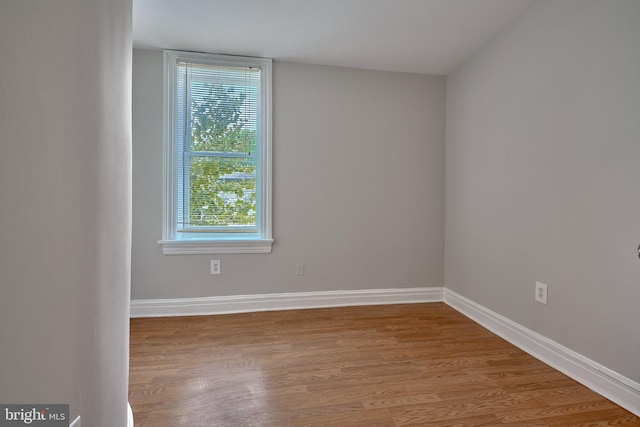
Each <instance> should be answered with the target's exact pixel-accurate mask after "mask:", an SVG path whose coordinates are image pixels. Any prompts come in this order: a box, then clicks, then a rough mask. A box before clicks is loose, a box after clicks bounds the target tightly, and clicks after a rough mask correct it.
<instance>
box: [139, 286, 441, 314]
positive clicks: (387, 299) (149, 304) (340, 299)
mask: <svg viewBox="0 0 640 427" xmlns="http://www.w3.org/2000/svg"><path fill="white" fill-rule="evenodd" d="M443 292H444V288H442V287H428V288H426V287H423V288H402V289H365V290H351V291H324V292H293V293H281V294H263V295H234V296H223V297H205V298H179V299H154V300H132V301H131V306H130V307H131V308H130V310H131V312H130V315H131V317H164V316H195V315H208V314H229V313H247V312H254V311H273V310H294V309H305V308H324V307H344V306H356V305H382V304H407V303H421V302H442V300H443Z"/></svg>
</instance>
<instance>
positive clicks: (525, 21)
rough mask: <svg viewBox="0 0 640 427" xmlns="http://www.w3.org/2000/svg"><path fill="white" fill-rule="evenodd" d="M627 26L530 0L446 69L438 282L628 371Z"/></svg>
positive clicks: (633, 192)
mask: <svg viewBox="0 0 640 427" xmlns="http://www.w3.org/2000/svg"><path fill="white" fill-rule="evenodd" d="M639 23H640V2H638V1H633V0H632V1H619V0H608V1H598V0H596V1H586V0H552V1H537V2H535V3H534V4H533V6H532V7H531V8H529V9H528V10H527V11H526V12H525V14H524V15H523V16H522V17H521V18H520V19H519V20H517V21H516V22H515V23H514V24H513V25H512V26H511V27H510V28H509V29H507V30H506V31H504V32H503V33H502V34H501V35H500V36H499V37H498V38H496V39H494V40H493V41H492V42H491V43H490V44H488V45H487V46H485V47H484V48H483V49H482V50H481V51H479V52H478V53H477V54H476V55H475V56H474V57H473V58H472V59H471V60H469V61H467V62H466V63H465V64H464V65H463V66H461V67H460V68H459V69H458V70H456V71H455V72H454V73H453V74H452V75H451V76H449V77H448V79H447V151H446V159H447V161H446V180H447V186H446V251H445V260H446V267H445V283H446V286H447V287H448V288H450V289H452V290H453V291H455V292H458V293H460V294H462V295H463V296H466V297H468V298H470V299H472V300H474V301H476V302H478V303H480V304H482V305H484V306H486V307H488V308H490V309H492V310H495V311H497V312H498V313H500V314H502V315H504V316H506V317H508V318H510V319H512V320H514V321H516V322H518V323H520V324H522V325H524V326H526V327H528V328H531V329H533V330H535V331H536V332H539V333H541V334H542V335H544V336H547V337H549V338H551V339H553V340H555V341H557V342H559V343H560V344H563V345H565V346H567V347H569V348H571V349H572V350H575V351H577V352H579V353H581V354H583V355H585V356H587V357H589V358H591V359H593V360H595V361H597V362H600V363H602V364H604V365H605V366H607V367H609V368H611V369H613V370H615V371H618V372H620V373H622V374H623V375H625V376H627V377H629V378H631V379H633V380H635V381H640V363H639V361H640V334H639V333H638V325H640V310H639V309H638V302H639V301H640V261H639V260H638V257H637V255H636V247H637V245H638V243H640V191H639V187H638V185H639V183H640V167H639V160H640V139H639V137H640V84H639V80H638V79H639V76H640V48H639V46H640V25H639ZM536 281H541V282H544V283H547V284H548V285H549V304H548V305H546V306H545V305H541V304H538V303H535V302H534V283H535V282H536Z"/></svg>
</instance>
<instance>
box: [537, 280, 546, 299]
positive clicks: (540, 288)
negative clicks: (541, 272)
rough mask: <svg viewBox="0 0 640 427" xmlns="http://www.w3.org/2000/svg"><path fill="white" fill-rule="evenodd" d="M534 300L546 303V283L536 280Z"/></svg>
mask: <svg viewBox="0 0 640 427" xmlns="http://www.w3.org/2000/svg"><path fill="white" fill-rule="evenodd" d="M536 301H538V302H539V303H542V304H546V303H547V285H546V284H545V283H540V282H536Z"/></svg>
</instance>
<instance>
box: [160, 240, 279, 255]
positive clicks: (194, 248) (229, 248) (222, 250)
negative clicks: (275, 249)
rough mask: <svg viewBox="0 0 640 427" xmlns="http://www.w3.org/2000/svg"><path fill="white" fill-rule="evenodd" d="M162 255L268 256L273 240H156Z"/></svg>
mask: <svg viewBox="0 0 640 427" xmlns="http://www.w3.org/2000/svg"><path fill="white" fill-rule="evenodd" d="M158 244H159V245H161V246H162V253H163V254H164V255H208V254H268V253H271V246H272V245H273V239H264V240H158Z"/></svg>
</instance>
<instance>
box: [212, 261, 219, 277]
mask: <svg viewBox="0 0 640 427" xmlns="http://www.w3.org/2000/svg"><path fill="white" fill-rule="evenodd" d="M220 273H221V271H220V260H219V259H212V260H211V274H220Z"/></svg>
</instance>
